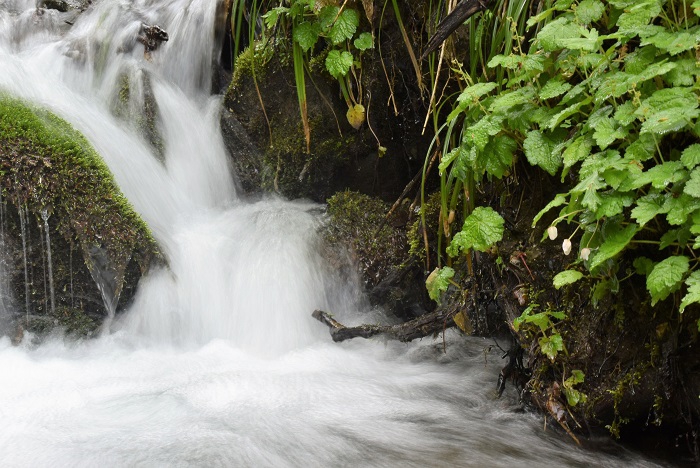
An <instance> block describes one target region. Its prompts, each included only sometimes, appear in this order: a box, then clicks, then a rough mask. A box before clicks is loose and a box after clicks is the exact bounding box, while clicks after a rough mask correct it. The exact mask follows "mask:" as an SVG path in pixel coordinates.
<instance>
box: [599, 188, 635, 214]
mask: <svg viewBox="0 0 700 468" xmlns="http://www.w3.org/2000/svg"><path fill="white" fill-rule="evenodd" d="M634 198H635V197H634V196H632V195H631V194H629V193H618V192H616V191H613V192H612V193H605V194H603V195H602V196H601V201H600V206H598V209H596V212H595V217H596V219H601V218H603V217H608V218H610V217H612V216H616V215H619V214H620V213H622V212H623V210H624V209H625V208H626V207H628V206H630V205H632V202H634Z"/></svg>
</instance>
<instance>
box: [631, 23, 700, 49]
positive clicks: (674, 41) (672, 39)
mask: <svg viewBox="0 0 700 468" xmlns="http://www.w3.org/2000/svg"><path fill="white" fill-rule="evenodd" d="M698 42H700V29H699V28H698V27H695V28H691V29H690V30H688V31H680V32H671V31H660V32H658V33H656V34H654V35H653V36H651V37H647V38H645V39H644V40H643V41H642V44H641V45H643V46H644V45H647V44H652V45H655V46H656V47H658V48H659V49H661V50H664V51H666V52H668V53H669V54H671V55H677V54H680V53H681V52H685V51H686V50H690V49H692V48H694V47H696V46H697V44H698Z"/></svg>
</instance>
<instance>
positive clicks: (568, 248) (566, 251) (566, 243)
mask: <svg viewBox="0 0 700 468" xmlns="http://www.w3.org/2000/svg"><path fill="white" fill-rule="evenodd" d="M561 248H562V250H563V251H564V255H569V254H570V253H571V241H570V240H569V239H564V242H562V243H561Z"/></svg>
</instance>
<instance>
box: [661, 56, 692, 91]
mask: <svg viewBox="0 0 700 468" xmlns="http://www.w3.org/2000/svg"><path fill="white" fill-rule="evenodd" d="M674 63H675V64H676V66H675V68H673V70H671V71H669V72H668V73H666V74H665V75H664V79H665V80H666V82H667V83H669V84H670V85H671V86H693V84H694V83H695V80H696V79H697V76H698V75H700V64H699V63H698V62H697V61H696V60H695V59H681V60H676V61H675V62H674Z"/></svg>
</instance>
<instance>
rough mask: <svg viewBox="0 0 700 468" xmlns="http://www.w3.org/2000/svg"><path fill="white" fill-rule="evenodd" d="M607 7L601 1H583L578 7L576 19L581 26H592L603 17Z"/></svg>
mask: <svg viewBox="0 0 700 468" xmlns="http://www.w3.org/2000/svg"><path fill="white" fill-rule="evenodd" d="M604 11H605V7H604V6H603V2H601V1H600V0H583V1H582V2H581V3H579V4H578V7H576V10H575V13H576V19H577V20H578V21H579V22H580V23H581V24H590V23H594V22H596V21H598V20H599V19H600V18H602V17H603V12H604Z"/></svg>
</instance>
